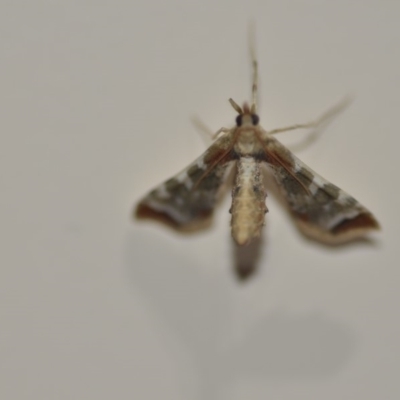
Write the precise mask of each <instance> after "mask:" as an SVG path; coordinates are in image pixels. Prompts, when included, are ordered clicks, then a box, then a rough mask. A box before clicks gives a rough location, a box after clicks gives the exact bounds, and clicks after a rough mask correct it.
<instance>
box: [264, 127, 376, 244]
mask: <svg viewBox="0 0 400 400" xmlns="http://www.w3.org/2000/svg"><path fill="white" fill-rule="evenodd" d="M264 133H265V135H264V136H263V138H262V142H263V144H264V148H265V157H266V160H265V161H266V163H267V164H268V166H269V167H270V168H271V169H272V172H273V175H274V177H275V180H276V182H277V183H278V186H279V187H280V189H281V191H282V192H283V194H284V197H285V199H286V201H287V204H288V206H289V209H290V211H291V213H292V215H293V217H294V220H295V222H296V224H297V226H298V227H299V229H300V230H301V231H302V232H303V233H304V234H305V235H307V236H309V237H311V238H312V239H315V240H318V241H321V242H324V243H328V244H340V243H344V242H348V241H350V240H353V239H357V238H359V237H361V236H363V235H364V234H365V233H366V232H367V231H369V230H372V229H379V223H378V222H377V221H376V219H375V217H374V216H373V215H372V214H371V212H370V211H368V210H367V209H366V208H365V207H364V206H362V205H361V204H360V203H359V202H358V201H357V200H356V199H354V198H353V197H352V196H350V195H349V194H347V193H346V192H344V191H343V190H341V189H339V188H338V187H337V186H335V185H333V184H332V183H330V182H329V181H327V180H326V179H324V178H322V177H321V176H320V175H318V174H317V173H316V172H314V171H313V170H312V169H311V168H309V167H308V166H307V165H306V164H304V163H303V162H302V161H300V160H299V159H298V158H297V157H296V156H294V155H293V154H292V153H291V152H290V151H289V150H288V149H287V148H286V147H285V146H283V145H282V144H281V143H280V142H278V141H277V140H276V139H275V138H273V137H272V136H271V135H268V134H266V132H264Z"/></svg>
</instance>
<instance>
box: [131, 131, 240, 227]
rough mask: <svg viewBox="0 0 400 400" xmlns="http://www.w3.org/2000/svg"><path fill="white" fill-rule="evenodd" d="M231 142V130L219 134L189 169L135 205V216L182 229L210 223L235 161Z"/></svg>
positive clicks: (161, 185) (158, 187)
mask: <svg viewBox="0 0 400 400" xmlns="http://www.w3.org/2000/svg"><path fill="white" fill-rule="evenodd" d="M232 143H233V137H232V135H231V134H230V132H227V133H225V134H223V135H222V136H221V137H219V138H218V139H217V140H216V141H215V142H214V143H213V144H212V145H211V146H210V147H209V148H208V149H207V150H206V151H205V152H204V153H203V154H202V155H201V156H200V157H199V158H197V159H196V160H195V161H193V162H192V163H191V164H190V165H189V166H188V167H187V168H185V169H184V170H183V171H181V172H180V173H178V174H176V175H175V176H173V177H172V178H170V179H168V180H167V181H165V182H164V183H162V184H160V185H159V186H157V187H156V188H155V189H153V190H152V191H151V192H150V193H149V194H147V196H145V197H144V198H143V199H142V200H141V201H140V202H139V204H138V205H137V207H136V211H135V215H136V217H137V218H148V219H154V220H157V221H160V222H163V223H165V224H167V225H169V226H171V227H173V228H175V229H177V230H181V231H190V230H198V229H200V228H203V227H204V226H207V225H208V224H209V222H210V217H211V216H212V213H213V211H214V207H215V205H216V203H217V201H218V199H219V195H220V192H221V190H222V189H223V187H224V183H225V181H226V179H227V177H228V175H229V173H230V171H231V169H232V166H233V164H234V161H233V158H232V154H231V148H232Z"/></svg>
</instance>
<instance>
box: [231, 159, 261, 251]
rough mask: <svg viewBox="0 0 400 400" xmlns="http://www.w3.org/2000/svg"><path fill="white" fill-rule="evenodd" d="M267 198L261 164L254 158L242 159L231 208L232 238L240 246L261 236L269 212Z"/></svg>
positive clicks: (239, 163) (238, 166)
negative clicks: (266, 203)
mask: <svg viewBox="0 0 400 400" xmlns="http://www.w3.org/2000/svg"><path fill="white" fill-rule="evenodd" d="M265 197H266V190H265V188H264V186H263V180H262V176H261V171H260V163H259V162H258V161H257V160H256V159H255V158H254V157H249V156H244V157H240V158H239V160H238V161H237V173H236V182H235V186H234V188H233V190H232V207H231V214H232V220H231V227H232V236H233V238H234V239H235V241H236V243H238V244H239V245H244V244H248V243H249V242H250V241H251V240H252V239H254V238H256V237H258V236H260V233H261V228H262V227H263V225H264V215H265V213H266V212H267V207H266V205H265Z"/></svg>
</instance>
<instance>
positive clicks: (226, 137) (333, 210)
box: [135, 51, 379, 246]
mask: <svg viewBox="0 0 400 400" xmlns="http://www.w3.org/2000/svg"><path fill="white" fill-rule="evenodd" d="M252 67H253V84H252V102H251V105H250V106H249V105H248V104H247V103H244V105H243V107H240V106H239V105H238V104H237V103H236V102H235V101H234V100H232V99H229V102H230V104H231V105H232V107H233V108H234V110H235V111H236V112H237V114H238V115H237V116H236V124H235V126H234V127H232V128H229V129H227V128H221V129H220V130H219V131H218V132H217V133H216V134H215V137H214V138H215V140H214V142H213V143H212V144H211V146H210V147H209V148H208V149H207V150H206V151H205V152H204V153H203V154H202V155H201V156H200V157H199V158H197V159H196V160H194V161H193V162H192V163H191V164H190V165H189V166H187V167H186V168H185V169H184V170H183V171H181V172H180V173H178V174H177V175H175V176H173V177H172V178H170V179H168V180H167V181H165V182H164V183H162V184H160V185H159V186H157V187H156V188H155V189H153V190H152V191H151V192H150V193H148V194H147V195H146V196H145V197H144V198H143V199H142V200H141V201H140V202H139V204H138V205H137V207H136V212H135V214H136V217H137V218H150V219H155V220H158V221H161V222H163V223H165V224H167V225H169V226H171V227H173V228H175V229H177V230H181V231H187V230H194V229H197V228H198V227H201V226H204V225H205V224H206V223H207V222H209V221H210V218H211V217H212V214H213V212H214V208H215V206H216V203H217V202H218V199H219V197H220V194H221V190H222V188H223V186H224V183H225V182H226V180H227V177H228V176H229V175H230V174H231V172H232V170H234V174H235V178H234V184H233V188H232V206H231V209H230V213H231V214H232V215H231V230H232V236H233V239H234V240H235V241H236V243H237V244H238V245H240V246H243V245H247V244H249V243H251V242H252V241H253V240H254V239H256V238H257V237H259V236H260V233H261V230H262V227H263V225H264V216H265V214H266V213H267V211H268V209H267V207H266V196H267V190H266V187H265V183H264V179H263V174H264V169H265V167H266V168H267V169H269V171H270V172H271V173H272V176H273V177H274V179H275V181H276V183H277V185H278V187H279V188H280V191H281V193H282V194H283V198H284V199H285V200H286V203H287V207H288V209H289V211H290V213H291V214H292V216H293V219H294V221H295V222H296V224H297V226H298V228H299V229H300V231H301V232H303V233H304V234H305V235H306V236H308V237H310V238H312V239H315V240H317V241H320V242H324V243H327V244H340V243H344V242H347V241H350V240H353V239H357V238H360V237H362V236H363V235H365V234H366V233H367V232H368V231H370V230H374V229H379V224H378V222H377V220H376V219H375V217H374V216H373V215H372V214H371V212H370V211H368V210H367V209H366V208H365V207H364V206H362V205H361V204H360V203H359V202H358V201H357V200H355V199H354V198H353V197H351V196H350V195H349V194H347V193H346V192H344V191H343V190H341V189H339V188H338V187H337V186H335V185H333V184H332V183H330V182H329V181H327V180H326V179H324V178H322V177H321V176H320V175H318V174H317V173H315V172H314V171H313V170H312V169H311V168H309V167H308V166H307V165H305V164H304V163H303V162H302V161H300V160H299V159H298V158H297V157H296V156H294V155H293V154H292V153H291V152H290V151H289V150H288V149H287V148H286V147H285V146H283V145H282V144H281V143H280V142H279V141H278V140H277V139H276V138H275V135H276V134H277V133H280V132H285V131H289V130H294V129H300V128H318V127H319V126H320V125H321V124H322V123H324V122H325V121H326V120H327V119H329V118H330V116H332V114H333V113H335V112H336V111H337V110H330V111H328V112H327V113H326V114H325V115H323V116H322V117H321V118H319V119H317V120H316V121H314V122H311V123H307V124H297V125H293V126H288V127H284V128H278V129H274V130H270V131H267V130H265V129H263V128H262V127H261V125H260V119H259V116H258V114H257V87H258V83H257V82H258V63H257V60H256V58H255V55H254V51H252Z"/></svg>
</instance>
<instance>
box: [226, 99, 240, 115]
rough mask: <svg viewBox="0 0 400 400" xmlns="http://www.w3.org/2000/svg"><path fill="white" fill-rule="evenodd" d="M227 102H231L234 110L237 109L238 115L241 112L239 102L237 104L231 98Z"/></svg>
mask: <svg viewBox="0 0 400 400" xmlns="http://www.w3.org/2000/svg"><path fill="white" fill-rule="evenodd" d="M229 103H231V106H232V107H233V108H234V109H235V111H237V112H238V113H239V114H240V115H242V114H243V110H242V109H241V107H240V106H239V104H237V103H236V102H235V101H234V100H233V99H229Z"/></svg>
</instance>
